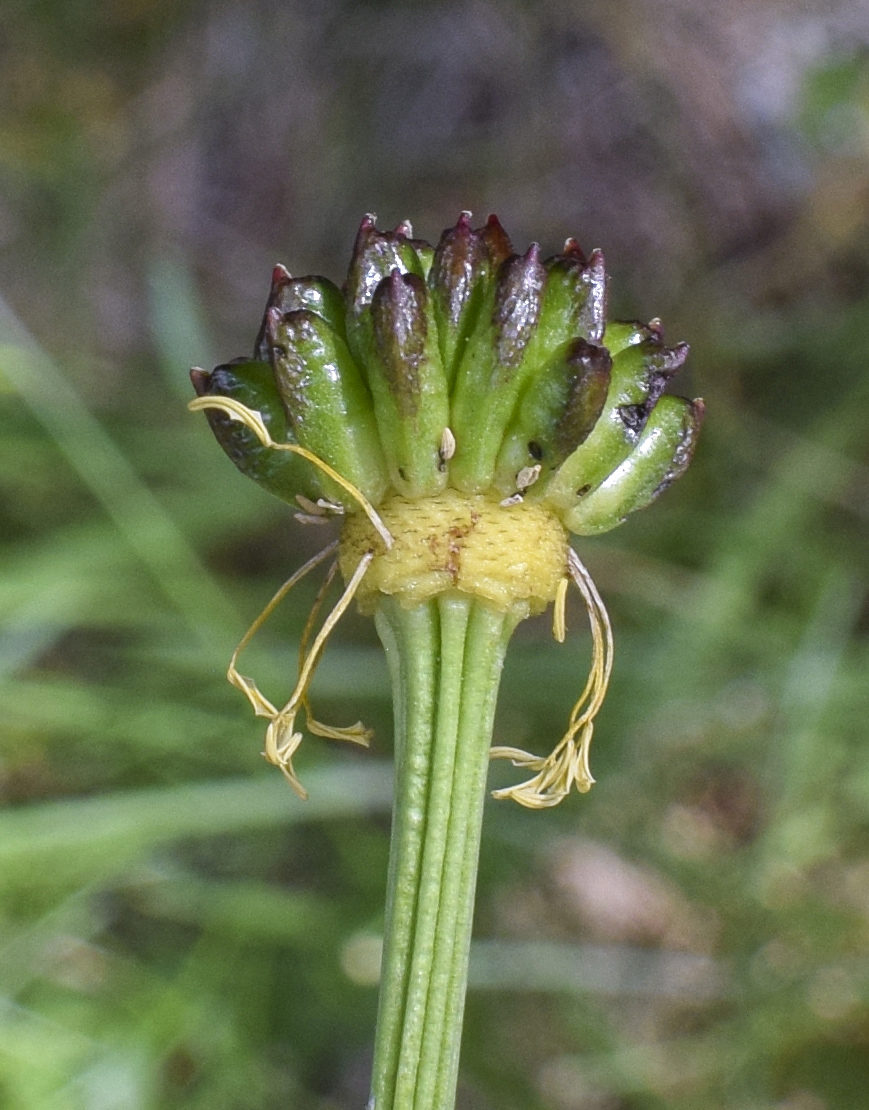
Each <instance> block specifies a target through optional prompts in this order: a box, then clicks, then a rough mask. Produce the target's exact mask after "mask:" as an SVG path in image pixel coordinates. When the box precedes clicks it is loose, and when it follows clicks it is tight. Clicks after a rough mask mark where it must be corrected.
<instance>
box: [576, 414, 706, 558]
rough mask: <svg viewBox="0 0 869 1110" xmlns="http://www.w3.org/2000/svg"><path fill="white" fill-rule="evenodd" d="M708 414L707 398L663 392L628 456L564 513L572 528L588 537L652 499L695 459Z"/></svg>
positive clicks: (619, 520)
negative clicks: (697, 399) (698, 438)
mask: <svg viewBox="0 0 869 1110" xmlns="http://www.w3.org/2000/svg"><path fill="white" fill-rule="evenodd" d="M703 413H704V406H703V402H702V401H686V400H685V399H684V398H682V397H670V396H666V397H662V398H661V399H660V400H659V401H658V403H657V404H656V405H655V407H654V409H653V410H652V413H651V415H650V416H649V418H648V420H647V421H646V423H645V425H644V427H643V430H642V432H641V433H640V436H639V438H638V440H637V443H636V446H635V447H634V449H633V450H632V451H631V453H630V454H629V455H628V457H627V458H626V459H624V460H623V461H622V462H621V463H620V465H619V466H617V467H616V468H615V470H613V471H612V473H611V474H609V475H608V477H607V478H606V479H605V480H604V481H603V482H601V484H600V485H599V486H598V487H597V489H595V490H594V491H593V492H591V493H589V494H588V495H587V496H585V497H583V498H581V499H580V501H579V504H577V505H576V506H575V507H574V508H573V509H571V510H570V511H569V512H567V513H566V514H565V516H564V522H565V524H566V525H567V527H568V528H569V529H570V530H571V531H572V532H576V533H578V534H580V535H585V536H590V535H595V534H596V533H599V532H608V531H609V530H610V529H611V528H614V527H615V526H616V525H617V524H619V523H621V522H622V521H623V520H624V519H625V517H626V516H628V515H629V514H630V513H632V512H635V511H636V510H637V509H642V508H644V507H645V506H646V505H648V504H649V503H650V502H651V501H653V500H654V499H655V497H657V496H658V494H659V493H660V492H661V491H662V490H663V489H665V488H666V487H667V486H668V485H670V483H671V482H673V481H675V480H676V478H678V477H679V475H680V474H681V473H682V472H683V471H684V470H685V468H686V467H687V465H688V463H689V462H690V459H691V454H692V451H693V447H694V441H695V439H696V437H697V433H698V431H699V429H700V425H701V423H702V420H703Z"/></svg>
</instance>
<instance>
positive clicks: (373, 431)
mask: <svg viewBox="0 0 869 1110" xmlns="http://www.w3.org/2000/svg"><path fill="white" fill-rule="evenodd" d="M266 333H267V340H268V345H269V353H270V356H271V360H272V368H273V371H274V378H275V381H276V383H277V389H278V392H279V394H280V396H281V399H282V401H283V403H284V407H285V409H286V412H287V417H288V419H289V422H290V425H291V427H292V430H293V434H294V436H295V439H296V441H297V442H298V443H300V444H301V445H302V446H303V447H307V448H308V450H309V451H313V453H314V454H315V455H317V456H318V457H319V458H322V459H323V460H324V461H325V462H327V463H328V464H329V465H330V466H332V467H334V469H335V470H337V471H338V472H339V473H340V474H342V475H343V476H344V477H346V478H347V480H348V481H349V482H351V483H352V484H353V485H354V486H356V488H357V489H359V490H361V491H362V492H363V493H364V494H365V496H366V497H368V498H369V500H372V501H375V502H376V501H379V500H380V499H381V498H382V497H383V494H384V493H385V492H386V489H387V488H388V485H389V479H388V476H387V473H386V466H385V463H384V459H383V451H382V449H381V447H380V439H379V437H378V432H377V427H376V424H375V420H374V412H373V410H372V407H371V399H370V397H369V394H368V390H367V388H366V386H365V383H364V382H363V381H362V377H361V374H360V373H359V369H358V367H357V366H356V364H355V362H354V361H353V358H352V356H351V355H350V351H349V349H348V347H347V344H346V343H345V342H344V340H343V339H342V338H341V336H340V335H338V334H337V333H336V332H335V331H334V330H333V329H332V328H331V327H330V326H329V325H328V324H327V323H326V321H325V320H324V319H323V318H322V317H320V316H318V315H316V314H315V313H314V312H310V311H308V310H304V309H302V310H298V311H295V312H288V313H285V314H282V313H281V312H280V310H279V309H277V308H272V309H269V311H268V324H267V328H266ZM323 484H324V487H325V488H326V491H327V492H326V496H327V497H328V498H330V499H332V500H335V501H337V502H338V503H339V504H343V505H344V506H345V508H351V507H352V505H351V504H348V503H347V500H346V493H345V492H344V491H343V490H340V489H339V488H338V487H337V486H335V484H334V483H333V482H330V481H329V480H328V479H323Z"/></svg>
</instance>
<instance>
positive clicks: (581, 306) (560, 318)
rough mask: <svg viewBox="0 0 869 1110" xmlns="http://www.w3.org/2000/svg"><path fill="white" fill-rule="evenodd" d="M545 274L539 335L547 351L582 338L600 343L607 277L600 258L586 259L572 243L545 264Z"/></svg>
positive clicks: (604, 311)
mask: <svg viewBox="0 0 869 1110" xmlns="http://www.w3.org/2000/svg"><path fill="white" fill-rule="evenodd" d="M544 266H545V268H546V272H547V279H546V290H545V292H544V296H543V308H542V310H541V313H540V326H539V329H538V333H539V335H540V339H541V341H542V343H543V344H545V346H546V347H547V348H548V349H552V348H553V347H556V346H558V345H559V344H561V343H565V342H567V341H568V340H569V339H573V338H574V337H575V336H581V337H582V338H583V339H587V340H589V341H590V342H592V343H600V341H601V338H602V337H603V332H604V324H605V319H606V275H605V271H604V260H603V255H602V254H601V252H600V251H592V254H591V257H590V258H589V259H586V257H585V255H584V254H583V253H582V251H581V250H580V249H579V246H578V245H577V244H576V242H575V241H574V240H568V241H567V243H566V244H565V250H564V253H563V254H558V255H555V256H554V257H553V258H549V259H547V260H546V262H545V263H544Z"/></svg>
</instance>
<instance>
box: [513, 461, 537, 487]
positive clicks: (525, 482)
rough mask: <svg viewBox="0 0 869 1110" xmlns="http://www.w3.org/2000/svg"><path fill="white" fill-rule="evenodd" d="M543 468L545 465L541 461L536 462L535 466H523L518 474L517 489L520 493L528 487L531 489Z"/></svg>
mask: <svg viewBox="0 0 869 1110" xmlns="http://www.w3.org/2000/svg"><path fill="white" fill-rule="evenodd" d="M542 469H543V467H542V466H541V465H540V463H535V464H534V466H523V467H522V469H521V470H520V471H519V473H518V474H517V475H516V489H517V490H519V492H520V493H524V492H525V490H526V489H530V488H531V486H533V485H534V483H535V482H536V481H537V479H538V478H539V477H540V471H541V470H542Z"/></svg>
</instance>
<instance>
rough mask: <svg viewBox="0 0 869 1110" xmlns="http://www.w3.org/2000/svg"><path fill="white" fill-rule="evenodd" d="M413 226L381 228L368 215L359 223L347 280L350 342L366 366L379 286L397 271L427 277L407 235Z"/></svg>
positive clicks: (345, 297) (345, 289)
mask: <svg viewBox="0 0 869 1110" xmlns="http://www.w3.org/2000/svg"><path fill="white" fill-rule="evenodd" d="M409 227H410V225H409V224H406V223H405V224H399V225H398V227H397V228H396V229H395V231H385V232H384V231H378V230H377V228H376V227H375V225H374V217H373V216H366V217H365V219H364V220H363V221H362V223H361V224H360V226H359V233H358V234H357V236H356V245H355V246H354V248H353V257H352V259H351V261H350V269H349V271H348V273H347V280H346V282H345V283H344V299H345V303H346V306H347V341H348V343H349V345H350V349H351V351H352V352H353V354H354V356H355V357H356V359H357V361H358V362H359V363H360V364H362V365H364V364H365V362H366V360H367V358H368V357H369V354H370V351H371V301H372V300H373V298H374V293H375V291H376V289H377V287H378V286H379V285H380V283H381V282H382V281H383V279H384V278H386V277H389V275H390V274H391V273H392V271H393V270H398V271H399V273H402V274H407V273H411V274H417V275H418V276H419V277H423V278H424V277H425V266H424V264H423V262H422V260H421V259H420V257H419V255H418V254H417V252H416V250H415V249H414V246H413V242H412V240H410V239H409V238H408V236H407V235H406V234H405V232H406V231H408V230H409Z"/></svg>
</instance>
